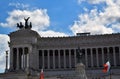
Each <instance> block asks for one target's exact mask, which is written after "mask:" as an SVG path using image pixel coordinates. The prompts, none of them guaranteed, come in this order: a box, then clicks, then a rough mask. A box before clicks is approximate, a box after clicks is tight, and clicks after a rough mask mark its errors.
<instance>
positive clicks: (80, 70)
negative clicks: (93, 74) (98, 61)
mask: <svg viewBox="0 0 120 79" xmlns="http://www.w3.org/2000/svg"><path fill="white" fill-rule="evenodd" d="M75 72H76V77H77V78H78V79H87V76H86V73H85V65H84V64H83V63H77V64H76V68H75Z"/></svg>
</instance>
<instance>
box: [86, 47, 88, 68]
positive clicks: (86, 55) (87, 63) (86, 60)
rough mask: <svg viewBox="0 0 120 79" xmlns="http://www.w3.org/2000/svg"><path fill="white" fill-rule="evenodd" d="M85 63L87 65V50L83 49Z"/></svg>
mask: <svg viewBox="0 0 120 79" xmlns="http://www.w3.org/2000/svg"><path fill="white" fill-rule="evenodd" d="M85 64H86V67H88V58H87V50H86V49H85Z"/></svg>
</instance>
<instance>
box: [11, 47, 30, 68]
mask: <svg viewBox="0 0 120 79" xmlns="http://www.w3.org/2000/svg"><path fill="white" fill-rule="evenodd" d="M28 54H29V51H28V48H27V47H24V48H22V47H20V48H17V47H16V48H13V49H12V57H13V58H12V60H11V61H12V68H13V70H19V69H25V68H27V67H28V66H29V61H28V60H29V56H28Z"/></svg>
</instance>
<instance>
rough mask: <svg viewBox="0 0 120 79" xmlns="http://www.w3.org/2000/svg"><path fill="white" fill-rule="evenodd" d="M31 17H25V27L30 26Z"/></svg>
mask: <svg viewBox="0 0 120 79" xmlns="http://www.w3.org/2000/svg"><path fill="white" fill-rule="evenodd" d="M29 18H30V17H28V18H27V19H26V18H24V20H25V28H28V20H29Z"/></svg>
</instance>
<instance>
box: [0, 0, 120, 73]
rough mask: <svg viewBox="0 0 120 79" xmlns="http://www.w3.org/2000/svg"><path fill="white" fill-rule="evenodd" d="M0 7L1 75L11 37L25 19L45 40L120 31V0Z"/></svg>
mask: <svg viewBox="0 0 120 79" xmlns="http://www.w3.org/2000/svg"><path fill="white" fill-rule="evenodd" d="M0 5H1V7H0V72H4V68H5V51H6V50H9V48H8V45H7V41H9V37H8V36H7V34H9V33H10V32H12V31H16V30H18V28H16V23H19V22H22V23H24V17H25V18H27V17H30V19H29V22H32V24H33V28H32V29H33V30H35V31H37V32H38V33H39V34H40V35H41V36H42V37H58V36H71V35H75V34H76V33H78V32H79V33H83V32H90V33H91V34H109V33H118V32H119V31H120V0H2V1H0Z"/></svg>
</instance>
